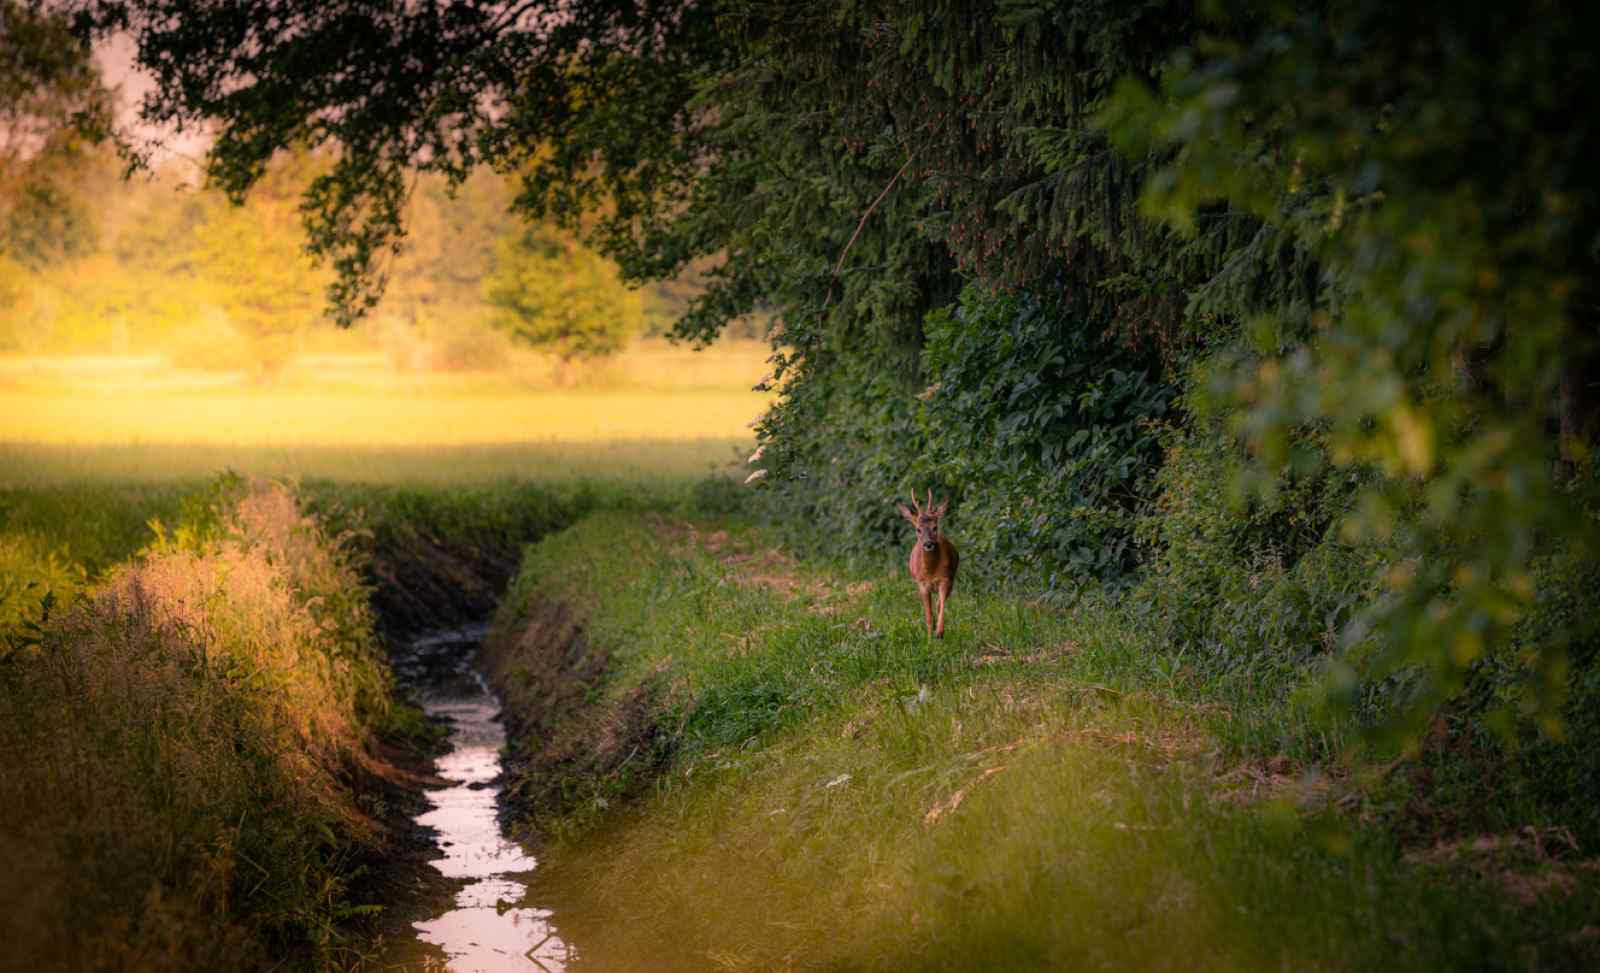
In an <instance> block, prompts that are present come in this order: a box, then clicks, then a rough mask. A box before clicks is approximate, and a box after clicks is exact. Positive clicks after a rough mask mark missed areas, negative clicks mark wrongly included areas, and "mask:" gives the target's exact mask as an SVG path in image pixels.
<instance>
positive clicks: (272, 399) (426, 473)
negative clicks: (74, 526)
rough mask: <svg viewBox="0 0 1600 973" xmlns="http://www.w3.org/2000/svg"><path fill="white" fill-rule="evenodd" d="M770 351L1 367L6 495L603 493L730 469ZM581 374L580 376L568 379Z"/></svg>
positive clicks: (0, 443)
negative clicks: (267, 489) (288, 485)
mask: <svg viewBox="0 0 1600 973" xmlns="http://www.w3.org/2000/svg"><path fill="white" fill-rule="evenodd" d="M767 353H768V351H767V349H766V347H765V346H764V345H760V344H758V343H754V342H743V343H730V344H729V345H727V346H717V347H713V348H711V349H708V350H706V351H704V352H695V351H693V350H691V349H687V348H682V347H675V346H669V345H666V344H665V343H662V342H641V343H639V344H638V345H637V346H635V347H634V348H631V349H630V350H629V351H627V352H626V353H624V354H622V355H619V356H618V357H616V358H615V359H612V360H610V361H607V362H603V363H600V364H597V365H594V366H587V367H586V368H585V369H584V371H583V373H582V374H581V375H577V376H575V379H574V383H573V384H569V385H557V384H553V381H552V379H551V376H550V375H549V374H547V373H545V372H540V371H539V369H540V368H545V369H546V370H547V371H548V367H549V366H550V363H549V362H548V361H545V360H542V359H537V358H533V359H528V360H526V361H522V363H521V364H518V365H515V366H514V367H511V368H508V369H506V370H504V371H495V372H465V373H413V372H405V371H399V370H396V369H394V368H393V367H391V366H390V365H389V363H388V361H387V360H386V359H384V358H383V357H382V356H378V355H342V356H339V355H323V356H308V357H306V358H304V359H300V360H297V361H295V362H294V363H292V365H291V367H289V368H287V369H286V370H285V371H284V372H283V373H282V374H281V375H280V376H278V377H277V378H276V379H275V380H274V381H272V382H271V383H268V384H257V383H252V382H251V381H250V380H249V379H248V378H247V377H246V376H244V375H241V374H234V373H208V372H197V371H186V370H180V369H173V368H171V367H169V366H168V365H167V364H166V363H165V361H164V360H163V359H161V358H159V357H154V356H151V357H120V358H119V357H111V356H96V357H84V358H32V359H29V358H11V359H6V360H0V485H7V486H33V485H42V484H48V483H59V482H65V481H73V482H83V481H87V482H102V483H161V482H174V481H188V480H195V479H201V478H205V477H208V476H210V475H212V474H214V473H216V472H218V471H220V470H223V469H231V470H236V471H239V472H244V473H251V474H260V475H269V476H305V477H315V478H326V479H337V480H348V481H365V482H430V483H441V482H473V481H482V480H488V479H499V478H513V479H530V480H573V479H583V478H602V479H610V480H627V481H630V482H638V483H641V484H649V483H656V482H659V481H661V480H662V479H664V478H665V479H674V480H682V479H685V478H690V479H692V478H698V477H703V476H705V475H707V474H708V473H710V472H712V471H713V470H715V469H719V468H726V467H727V466H728V464H729V463H730V462H732V461H734V460H736V459H737V458H738V457H739V455H740V453H741V452H742V451H745V450H746V449H747V447H748V446H749V444H750V443H751V442H752V441H753V435H752V433H751V431H750V423H751V420H752V419H754V418H755V416H757V415H758V414H759V413H761V412H762V411H763V410H764V409H765V408H766V407H767V405H768V404H769V402H770V395H769V394H763V393H757V392H753V391H751V386H752V385H753V384H755V382H756V381H757V380H758V379H759V378H760V376H761V374H762V371H763V369H764V368H765V365H764V359H765V357H766V355H767ZM569 377H571V376H569Z"/></svg>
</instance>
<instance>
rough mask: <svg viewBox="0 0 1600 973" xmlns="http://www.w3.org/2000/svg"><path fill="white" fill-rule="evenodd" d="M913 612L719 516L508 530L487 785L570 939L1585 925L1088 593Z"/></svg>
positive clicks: (1096, 959)
mask: <svg viewBox="0 0 1600 973" xmlns="http://www.w3.org/2000/svg"><path fill="white" fill-rule="evenodd" d="M919 611H920V609H919V608H918V605H917V601H916V597H915V595H914V593H913V591H912V590H911V588H910V584H909V582H908V581H906V580H905V579H904V578H903V577H901V576H898V575H897V574H895V573H892V572H888V571H885V572H881V573H875V572H868V573H865V574H850V573H848V572H843V571H838V570H831V569H827V568H826V567H819V566H814V565H813V566H808V565H805V564H802V563H799V562H796V561H795V560H794V559H793V558H791V557H789V556H787V555H786V554H784V553H783V552H782V551H781V550H777V549H775V548H773V547H771V546H770V545H769V544H768V543H767V542H766V540H765V539H764V537H763V536H762V535H761V534H760V533H759V532H755V531H749V530H741V529H739V528H729V527H728V526H726V525H720V524H710V523H701V524H691V523H685V522H682V521H677V520H672V519H663V518H661V517H658V516H655V515H635V514H602V515H597V516H595V517H592V518H590V519H589V520H586V521H584V522H582V523H580V524H579V525H578V526H576V527H574V528H572V529H570V530H568V531H565V532H563V533H560V534H557V535H553V536H552V537H550V538H547V539H546V540H545V541H543V542H541V543H540V544H538V545H536V546H535V547H533V548H531V549H530V552H529V555H528V557H527V560H526V563H525V566H524V570H523V574H522V576H521V577H520V578H519V580H518V581H517V582H516V583H515V585H514V588H513V592H512V594H511V596H510V597H509V598H508V599H507V602H506V604H505V605H504V606H503V608H502V613H501V616H500V619H499V621H498V624H497V631H496V633H495V634H493V635H492V636H491V653H492V654H493V657H494V658H495V659H496V660H497V667H498V673H499V676H498V678H499V681H500V685H501V688H502V690H503V691H504V692H505V693H506V694H507V695H508V697H509V704H510V707H511V708H512V709H513V710H514V711H515V710H520V711H521V712H522V713H523V714H524V717H525V720H524V723H523V724H522V725H521V726H519V727H517V730H518V733H519V739H516V740H514V743H513V748H514V749H513V753H512V757H513V765H512V766H513V769H514V771H517V770H520V777H519V778H518V779H517V780H515V781H514V783H513V787H514V789H516V790H518V791H520V793H521V795H522V799H523V801H524V816H525V819H526V820H527V821H529V822H530V823H531V825H532V826H533V827H535V828H537V829H538V830H539V831H540V832H541V833H542V834H544V835H545V836H546V837H547V838H552V839H553V840H552V843H551V844H550V846H549V847H548V848H547V849H546V851H545V853H544V854H543V855H541V859H542V861H543V862H544V865H543V871H542V873H541V877H540V878H539V879H538V881H537V884H536V892H537V894H538V895H539V897H540V901H542V902H554V903H556V904H557V907H558V908H557V921H558V924H559V926H560V928H561V930H562V935H563V936H564V937H566V938H567V939H568V940H569V941H571V942H574V943H576V944H578V947H579V950H580V952H581V953H582V955H583V956H584V957H585V958H586V959H587V960H588V961H589V966H590V968H595V969H608V970H611V969H668V968H676V969H685V970H689V969H706V968H721V969H750V970H765V969H852V970H853V969H863V970H868V969H883V970H905V969H961V970H970V969H1119V970H1120V969H1130V968H1131V969H1152V970H1157V969H1217V970H1224V969H1374V968H1385V969H1436V968H1450V969H1476V968H1523V967H1526V966H1530V965H1537V966H1539V968H1545V967H1546V966H1548V967H1549V968H1562V967H1566V966H1568V965H1570V964H1573V963H1578V962H1580V961H1584V960H1585V957H1587V956H1588V953H1589V952H1592V951H1593V950H1594V948H1595V942H1594V938H1595V937H1594V936H1593V934H1592V933H1593V927H1592V925H1591V923H1592V921H1593V917H1592V914H1590V913H1591V908H1590V907H1591V906H1592V904H1593V902H1594V901H1596V899H1595V888H1596V883H1595V881H1594V879H1595V870H1594V868H1593V865H1592V864H1590V863H1583V862H1578V861H1574V860H1572V859H1571V858H1568V859H1566V860H1558V859H1557V858H1555V857H1552V856H1551V855H1550V854H1549V853H1547V852H1546V851H1543V850H1535V849H1532V848H1524V847H1523V846H1521V845H1519V844H1518V843H1517V842H1516V841H1515V840H1511V841H1509V842H1508V843H1501V844H1498V845H1495V846H1494V847H1493V848H1490V849H1489V851H1488V853H1482V852H1483V848H1482V847H1480V845H1481V844H1482V843H1481V842H1479V843H1462V844H1461V845H1460V846H1456V847H1451V846H1441V847H1435V848H1428V849H1423V850H1421V852H1420V853H1418V850H1415V849H1413V850H1410V851H1411V852H1412V853H1411V854H1409V855H1407V854H1406V852H1407V850H1406V849H1401V848H1398V847H1396V845H1395V844H1394V842H1392V841H1391V840H1390V839H1389V838H1388V837H1387V836H1386V835H1385V834H1384V832H1382V831H1381V830H1379V829H1378V828H1376V827H1373V826H1370V825H1367V824H1364V823H1363V818H1364V817H1365V816H1366V815H1367V812H1368V810H1369V808H1368V807H1367V806H1366V805H1365V804H1364V803H1363V802H1364V801H1365V800H1366V798H1365V797H1364V796H1363V794H1362V793H1361V792H1360V791H1358V790H1356V789H1355V788H1354V786H1353V785H1352V784H1351V783H1350V782H1349V780H1348V778H1347V775H1346V773H1345V772H1344V771H1341V770H1340V769H1339V768H1337V767H1331V766H1315V765H1311V764H1308V763H1304V762H1302V761H1300V760H1296V759H1292V758H1290V757H1289V756H1287V755H1284V754H1279V753H1274V752H1271V750H1270V749H1268V748H1263V747H1262V739H1263V738H1262V736H1261V735H1260V734H1259V733H1255V734H1247V735H1242V736H1241V735H1240V734H1238V733H1237V732H1235V731H1234V730H1232V729H1230V727H1231V726H1232V725H1233V724H1236V723H1238V722H1240V721H1242V720H1246V719H1247V718H1248V717H1250V716H1251V715H1252V714H1248V713H1244V712H1242V711H1241V707H1243V706H1245V705H1248V702H1247V701H1241V700H1238V699H1228V698H1224V697H1219V696H1218V695H1217V694H1216V693H1215V692H1212V691H1211V690H1210V689H1209V688H1208V687H1204V686H1199V685H1197V684H1195V683H1194V682H1193V680H1191V679H1189V678H1188V677H1187V676H1186V675H1185V673H1184V672H1183V671H1182V670H1174V669H1172V668H1171V667H1164V666H1161V665H1158V664H1155V663H1154V662H1153V660H1152V659H1151V657H1150V653H1148V652H1147V651H1145V646H1143V645H1142V644H1141V642H1140V638H1139V634H1138V631H1137V629H1136V628H1135V627H1133V626H1130V625H1128V624H1125V620H1122V619H1119V618H1118V617H1117V616H1116V615H1115V614H1114V613H1112V612H1109V611H1107V610H1103V609H1088V608H1085V609H1080V610H1078V611H1073V612H1063V611H1057V610H1052V609H1050V608H1048V607H1047V606H1045V605H1042V604H1040V603H1037V602H1028V601H1023V600H1018V599H1014V598H1008V597H1003V596H998V595H981V594H973V593H971V592H963V594H962V596H960V597H958V598H956V599H955V600H953V602H952V613H953V614H952V622H951V627H950V632H949V635H948V636H947V638H946V639H945V640H943V641H942V642H931V643H930V642H929V641H927V640H926V639H925V637H924V635H923V633H922V631H921V620H920V614H919ZM601 672H604V673H605V675H601V674H600V673H601ZM574 680H578V681H580V682H582V685H581V686H580V692H579V693H578V696H581V697H583V699H586V700H587V703H583V702H582V701H581V700H578V699H577V698H576V697H574V696H573V695H572V694H571V692H570V689H571V687H570V685H569V684H570V683H571V682H573V681H574ZM540 707H543V709H542V710H541V709H540ZM552 709H554V711H555V712H556V713H557V715H556V716H551V715H550V711H551V710H552ZM530 714H531V715H530ZM1254 715H1255V716H1256V717H1258V718H1262V719H1265V718H1269V717H1272V716H1273V714H1271V713H1257V714H1254ZM1524 851H1525V852H1526V854H1523V852H1524ZM664 951H665V952H666V953H667V955H665V956H664V955H663V952H664Z"/></svg>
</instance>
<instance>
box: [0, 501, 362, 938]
mask: <svg viewBox="0 0 1600 973" xmlns="http://www.w3.org/2000/svg"><path fill="white" fill-rule="evenodd" d="M195 510H196V513H197V515H198V517H199V519H195V520H189V521H187V522H186V523H184V524H183V525H182V529H181V530H176V531H174V532H172V533H170V534H169V535H168V538H167V540H166V541H165V542H164V543H160V544H157V545H155V546H153V547H151V548H149V549H147V550H146V552H145V556H144V557H142V558H140V559H138V560H137V561H134V562H131V563H126V564H123V565H121V566H120V567H118V568H116V569H114V570H113V571H112V572H111V573H109V574H108V575H106V576H105V577H104V579H103V580H102V581H101V582H100V583H99V584H97V585H96V586H95V587H94V588H93V589H92V590H91V591H89V592H88V593H87V594H86V595H84V597H83V598H82V599H81V600H79V599H72V600H68V601H64V602H63V604H62V605H60V606H59V610H58V614H57V617H56V618H54V619H53V620H52V621H51V623H50V624H49V625H48V626H47V627H46V628H45V630H44V632H43V638H42V644H40V645H35V646H28V645H20V646H19V645H16V644H13V643H11V642H10V640H9V639H7V640H6V641H5V642H4V643H3V645H4V648H5V650H6V653H7V655H6V657H5V658H4V660H3V663H0V752H4V753H5V754H6V755H7V759H6V760H5V761H4V768H3V769H0V824H3V827H0V857H3V859H4V861H5V862H6V865H7V873H6V875H5V876H4V880H3V881H0V905H3V908H0V931H3V932H4V933H5V936H6V949H7V953H8V956H9V957H10V958H11V959H12V960H13V961H14V962H15V963H18V964H20V966H19V968H27V969H150V970H156V969H164V970H165V969H171V970H177V969H224V968H226V969H250V968H258V967H260V968H265V967H268V966H270V965H273V964H281V963H282V962H283V961H284V960H285V959H288V958H291V957H292V958H294V959H296V960H297V961H299V962H301V963H303V964H304V965H305V966H307V968H309V967H310V966H312V965H318V964H317V961H319V960H320V961H321V963H322V964H323V965H325V964H327V963H328V962H329V961H331V960H334V959H335V957H336V956H337V954H338V950H339V949H340V945H341V930H340V928H339V925H338V924H339V923H340V922H341V921H342V920H343V919H345V918H347V916H346V913H345V911H344V910H345V909H346V908H347V907H348V906H349V905H350V904H351V903H350V902H349V900H348V893H347V888H346V886H347V883H348V882H349V881H350V879H351V877H352V874H353V870H354V865H355V862H354V860H353V859H352V854H353V853H354V852H355V851H356V850H357V849H358V848H361V847H365V848H368V849H369V850H370V849H372V848H375V847H376V845H377V844H378V843H379V841H380V837H379V835H380V829H379V828H378V826H377V825H376V824H375V823H374V822H373V821H371V820H369V818H368V816H367V814H366V813H364V812H363V810H362V809H361V808H360V807H359V806H358V803H357V798H356V793H355V789H354V787H353V786H352V781H353V780H354V779H355V776H356V775H355V773H354V771H355V769H356V768H357V767H363V766H371V759H370V757H369V756H368V751H367V745H368V742H369V741H370V739H371V734H372V732H373V731H374V730H375V729H380V728H382V727H383V726H384V725H385V721H386V720H387V718H388V714H389V713H390V712H391V707H392V705H393V704H392V701H391V699H390V696H389V676H388V670H387V667H386V665H385V664H384V662H383V660H382V657H381V654H380V652H379V647H378V644H377V642H376V640H375V639H374V637H373V632H372V616H371V612H370V609H369V608H368V606H367V605H366V602H365V599H364V598H363V597H362V589H361V587H360V585H359V580H358V577H357V574H356V570H355V565H354V564H353V562H352V552H350V551H349V550H348V549H346V548H344V547H342V546H341V545H339V544H338V543H337V542H336V541H335V540H334V539H333V538H332V537H330V536H329V535H328V534H327V533H326V532H325V531H323V530H322V529H321V528H320V526H319V525H318V524H317V523H316V522H315V521H313V520H311V519H309V518H307V517H306V516H305V515H304V513H303V512H302V509H301V507H300V505H299V502H298V500H297V499H296V498H295V497H294V496H293V495H292V494H290V493H289V492H288V491H287V490H285V489H284V488H283V487H281V486H278V485H268V484H257V485H254V486H252V487H250V488H248V489H240V490H234V491H231V492H228V493H225V494H223V495H222V497H221V502H220V505H219V506H217V507H216V508H214V509H211V510H205V511H203V510H201V509H200V508H195ZM169 526H178V525H169ZM3 550H4V545H3V544H0V551H3ZM74 602H76V603H74ZM0 622H3V619H0ZM0 628H3V625H0ZM7 634H8V633H6V632H4V631H0V635H7Z"/></svg>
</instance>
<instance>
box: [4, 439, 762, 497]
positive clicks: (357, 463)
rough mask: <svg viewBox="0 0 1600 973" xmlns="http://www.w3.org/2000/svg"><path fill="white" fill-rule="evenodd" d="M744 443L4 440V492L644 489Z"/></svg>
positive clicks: (706, 471) (710, 465)
mask: <svg viewBox="0 0 1600 973" xmlns="http://www.w3.org/2000/svg"><path fill="white" fill-rule="evenodd" d="M748 449H749V442H748V440H745V439H734V438H725V439H717V438H708V439H679V440H659V439H651V440H617V441H614V442H544V443H505V444H497V445H470V446H459V445H457V446H451V445H443V446H410V445H404V444H395V445H391V446H370V445H349V446H326V445H316V446H251V445H181V444H175V443H125V444H116V445H107V444H93V445H69V444H62V443H36V442H32V443H19V442H10V443H7V442H0V486H5V487H44V486H50V485H55V484H61V483H91V484H106V485H115V486H119V487H120V486H127V485H133V484H169V483H181V482H193V481H198V480H203V479H205V478H208V477H210V476H212V475H214V474H216V473H219V472H221V471H223V470H234V471H237V472H241V473H249V474H254V475H258V476H274V477H292V476H299V477H307V478H313V479H326V480H339V481H343V482H362V483H423V484H433V485H437V486H448V485H450V484H464V483H482V482H486V481H494V480H531V481H537V482H557V481H565V482H572V481H578V480H605V481H613V482H623V483H631V484H636V485H637V486H638V487H639V488H640V489H642V490H648V489H651V488H652V487H659V486H662V485H663V484H666V483H674V482H678V481H683V480H692V479H697V478H700V477H704V476H707V475H710V474H712V473H716V472H726V471H727V470H728V469H729V467H730V465H731V464H734V463H736V462H739V461H742V458H743V456H744V455H745V454H746V453H747V452H748Z"/></svg>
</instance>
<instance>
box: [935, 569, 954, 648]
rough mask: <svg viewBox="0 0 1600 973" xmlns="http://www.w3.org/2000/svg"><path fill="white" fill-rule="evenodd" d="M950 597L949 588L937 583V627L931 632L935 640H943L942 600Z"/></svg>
mask: <svg viewBox="0 0 1600 973" xmlns="http://www.w3.org/2000/svg"><path fill="white" fill-rule="evenodd" d="M948 597H950V586H949V585H948V584H946V583H945V582H943V581H941V582H939V627H938V628H936V629H934V630H933V634H934V636H935V637H936V638H941V639H942V638H944V600H945V599H946V598H948Z"/></svg>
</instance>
